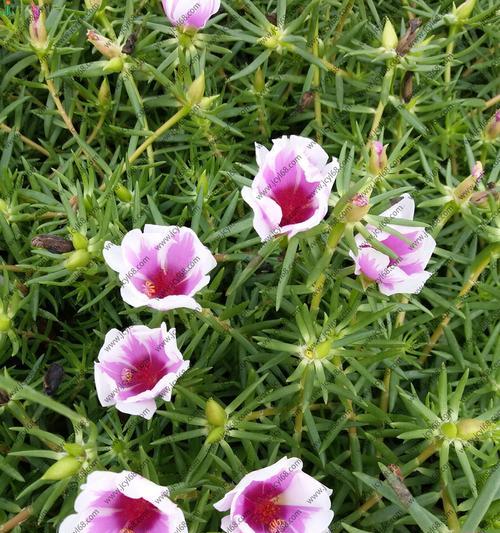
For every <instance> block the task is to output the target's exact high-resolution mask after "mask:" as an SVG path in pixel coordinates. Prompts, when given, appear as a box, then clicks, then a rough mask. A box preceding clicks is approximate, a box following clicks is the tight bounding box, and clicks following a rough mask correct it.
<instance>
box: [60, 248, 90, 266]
mask: <svg viewBox="0 0 500 533" xmlns="http://www.w3.org/2000/svg"><path fill="white" fill-rule="evenodd" d="M89 263H90V254H89V253H88V252H87V250H76V251H74V252H72V253H71V254H70V256H69V257H68V259H66V261H64V266H65V267H66V268H67V269H68V270H76V269H77V268H82V267H86V266H87V265H88V264H89Z"/></svg>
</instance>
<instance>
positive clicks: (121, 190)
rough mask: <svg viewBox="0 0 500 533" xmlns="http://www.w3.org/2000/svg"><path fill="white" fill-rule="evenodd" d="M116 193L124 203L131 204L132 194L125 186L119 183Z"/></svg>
mask: <svg viewBox="0 0 500 533" xmlns="http://www.w3.org/2000/svg"><path fill="white" fill-rule="evenodd" d="M114 190H115V193H116V196H118V198H119V199H120V200H121V201H122V202H130V200H132V193H131V192H130V191H129V190H128V189H127V187H125V185H123V184H121V183H119V184H118V185H116V187H115V189H114Z"/></svg>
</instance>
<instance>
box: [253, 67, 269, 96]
mask: <svg viewBox="0 0 500 533" xmlns="http://www.w3.org/2000/svg"><path fill="white" fill-rule="evenodd" d="M253 88H254V90H255V92H256V93H263V92H264V91H265V90H266V80H265V78H264V72H262V69H261V68H260V67H259V68H258V69H257V70H256V71H255V77H254V79H253Z"/></svg>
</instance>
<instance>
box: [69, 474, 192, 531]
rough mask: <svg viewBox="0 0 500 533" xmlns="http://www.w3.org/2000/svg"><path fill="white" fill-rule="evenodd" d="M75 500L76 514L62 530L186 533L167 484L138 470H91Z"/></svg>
mask: <svg viewBox="0 0 500 533" xmlns="http://www.w3.org/2000/svg"><path fill="white" fill-rule="evenodd" d="M81 488H82V492H81V493H80V494H79V495H78V497H77V498H76V500H75V511H76V513H75V514H71V515H69V516H68V517H66V518H65V519H64V520H63V522H62V523H61V525H60V526H59V533H74V532H75V531H78V532H79V533H103V532H106V533H124V532H130V531H134V532H136V533H140V532H146V531H147V533H181V532H182V533H184V532H186V533H187V531H188V530H187V525H186V521H185V519H184V514H183V513H182V511H181V510H180V509H179V507H177V505H175V503H173V502H172V501H171V500H170V499H169V498H168V495H169V490H168V488H167V487H162V486H161V485H157V484H156V483H153V482H152V481H149V479H146V478H143V477H142V476H140V475H139V474H136V473H135V472H129V471H128V470H123V471H122V472H120V473H114V472H102V471H97V472H92V473H91V474H90V475H89V476H88V478H87V482H86V483H85V484H84V485H82V487H81Z"/></svg>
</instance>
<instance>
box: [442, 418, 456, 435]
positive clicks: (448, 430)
mask: <svg viewBox="0 0 500 533" xmlns="http://www.w3.org/2000/svg"><path fill="white" fill-rule="evenodd" d="M441 433H442V434H443V435H444V436H445V437H447V438H448V439H454V438H455V437H456V436H457V426H456V424H454V423H453V422H445V423H444V424H443V425H442V426H441Z"/></svg>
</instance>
